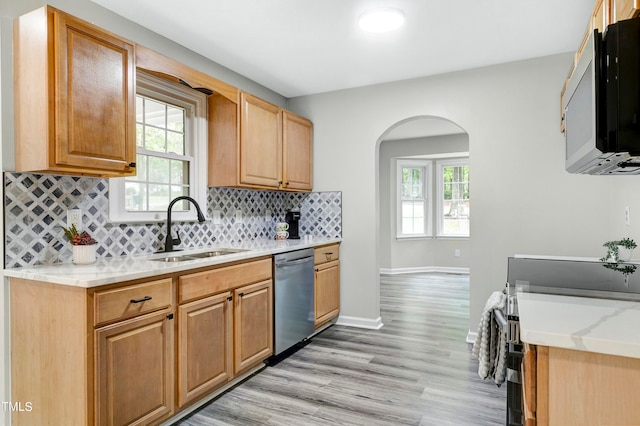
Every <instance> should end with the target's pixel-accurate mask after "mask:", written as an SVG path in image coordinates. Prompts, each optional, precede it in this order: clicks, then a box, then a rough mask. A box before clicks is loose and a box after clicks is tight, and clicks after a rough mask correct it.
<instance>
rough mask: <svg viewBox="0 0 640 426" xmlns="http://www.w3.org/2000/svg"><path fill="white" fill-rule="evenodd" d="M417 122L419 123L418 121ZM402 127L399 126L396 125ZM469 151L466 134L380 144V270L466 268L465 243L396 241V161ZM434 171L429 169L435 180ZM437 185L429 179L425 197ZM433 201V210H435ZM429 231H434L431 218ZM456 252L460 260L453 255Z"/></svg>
mask: <svg viewBox="0 0 640 426" xmlns="http://www.w3.org/2000/svg"><path fill="white" fill-rule="evenodd" d="M418 120H420V119H418ZM400 126H402V124H401V125H400ZM467 151H469V136H468V135H467V134H466V133H462V134H455V135H445V136H431V137H422V138H413V139H404V140H385V141H383V142H382V143H381V144H380V154H379V162H380V164H379V176H380V186H379V190H380V196H379V201H380V210H379V211H380V268H381V269H383V270H388V269H391V270H395V271H398V270H402V269H407V268H409V269H410V270H415V268H425V267H437V268H466V269H468V268H469V261H470V256H469V239H468V238H467V239H457V240H453V239H436V238H420V239H400V240H399V239H397V238H396V217H397V214H396V213H397V211H396V207H397V191H396V173H397V167H396V159H397V158H399V157H406V156H415V155H430V154H445V153H452V152H467ZM435 170H436V168H435V167H434V168H433V175H434V176H435ZM436 185H437V182H436V180H435V179H433V182H432V185H431V188H429V190H428V194H434V193H435V188H436ZM435 207H436V206H435V201H434V206H433V208H435ZM432 226H433V229H434V230H435V229H436V226H437V224H436V221H435V217H433V224H432ZM456 249H457V250H460V256H458V257H456V256H455V255H454V251H455V250H456Z"/></svg>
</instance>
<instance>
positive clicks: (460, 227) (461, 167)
mask: <svg viewBox="0 0 640 426" xmlns="http://www.w3.org/2000/svg"><path fill="white" fill-rule="evenodd" d="M436 164H437V167H436V174H437V181H438V182H437V185H438V187H437V192H438V203H437V204H438V205H437V211H436V217H437V219H438V232H437V236H438V237H469V159H468V158H466V159H456V160H441V161H438V162H437V163H436Z"/></svg>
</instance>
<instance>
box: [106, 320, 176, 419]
mask: <svg viewBox="0 0 640 426" xmlns="http://www.w3.org/2000/svg"><path fill="white" fill-rule="evenodd" d="M172 319H173V314H171V313H168V312H167V311H166V310H165V311H161V312H159V313H153V314H149V315H144V316H142V317H139V318H134V319H131V320H127V321H123V322H119V323H116V324H113V325H110V326H107V327H102V328H100V329H98V330H96V332H95V341H96V348H97V350H96V403H97V407H98V408H97V411H96V424H98V425H147V424H150V423H153V422H154V421H156V420H161V419H164V418H166V417H168V416H169V415H171V414H172V413H173V400H174V397H173V396H174V392H173V389H174V380H173V377H174V375H173V371H174V359H173V353H174V351H173V334H174V333H173V321H171V320H172Z"/></svg>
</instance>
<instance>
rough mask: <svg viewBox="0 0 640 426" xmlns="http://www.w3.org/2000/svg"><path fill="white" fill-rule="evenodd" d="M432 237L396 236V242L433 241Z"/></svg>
mask: <svg viewBox="0 0 640 426" xmlns="http://www.w3.org/2000/svg"><path fill="white" fill-rule="evenodd" d="M432 239H433V236H432V235H396V240H398V241H409V240H432Z"/></svg>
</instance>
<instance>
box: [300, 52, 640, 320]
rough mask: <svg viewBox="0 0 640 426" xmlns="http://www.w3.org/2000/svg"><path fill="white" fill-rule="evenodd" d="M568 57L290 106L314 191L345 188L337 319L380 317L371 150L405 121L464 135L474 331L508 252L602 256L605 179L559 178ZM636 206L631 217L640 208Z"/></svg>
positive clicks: (499, 282)
mask: <svg viewBox="0 0 640 426" xmlns="http://www.w3.org/2000/svg"><path fill="white" fill-rule="evenodd" d="M572 57H573V56H572V54H562V55H556V56H551V57H545V58H537V59H533V60H527V61H521V62H515V63H509V64H503V65H498V66H491V67H485V68H479V69H474V70H468V71H462V72H457V73H449V74H444V75H439V76H434V77H425V78H421V79H415V80H408V81H403V82H396V83H390V84H382V85H376V86H370V87H364V88H358V89H352V90H343V91H337V92H331V93H324V94H318V95H312V96H304V97H300V98H295V99H291V100H290V101H289V108H291V109H293V110H294V111H297V112H298V113H300V114H302V115H305V116H308V117H310V118H311V119H312V120H313V122H314V128H315V134H314V138H315V139H314V156H315V157H314V158H315V171H314V179H315V181H314V182H315V187H316V189H317V190H319V191H322V190H325V189H326V190H341V191H342V192H343V212H342V214H343V230H344V231H343V238H344V243H343V245H342V249H341V258H342V262H341V268H342V281H341V282H342V291H341V303H342V311H341V315H345V316H355V317H364V318H368V319H371V320H373V319H376V318H378V317H379V312H380V310H379V277H378V274H377V271H378V268H379V266H380V261H379V250H378V243H379V235H378V234H379V232H378V220H379V219H378V217H379V215H380V213H379V211H378V200H377V196H378V184H379V182H378V179H379V177H378V176H377V175H376V170H377V165H378V144H379V141H380V140H381V137H382V136H383V133H384V132H385V131H386V130H387V129H388V128H389V127H390V126H392V125H393V124H395V123H397V122H399V121H401V120H403V119H406V118H408V117H415V116H425V115H426V116H438V117H443V118H446V119H448V120H451V121H453V122H454V123H456V124H458V125H459V126H460V127H461V128H463V129H464V130H465V131H466V132H467V133H468V134H469V145H470V166H471V170H473V184H472V187H471V191H472V192H473V197H474V204H473V215H472V216H471V233H472V235H473V238H472V240H471V245H470V250H471V254H470V255H471V262H470V265H471V308H470V329H471V330H475V329H476V326H477V323H478V320H479V318H480V314H481V312H482V308H483V307H484V303H485V301H486V299H487V297H488V296H489V295H490V294H491V292H492V291H495V290H501V289H502V287H503V286H504V283H505V280H506V274H507V270H506V267H507V257H508V256H510V255H513V254H515V253H534V254H553V255H572V256H594V255H599V253H600V252H601V247H600V246H601V244H602V242H603V241H605V239H606V238H608V237H609V234H610V232H609V228H610V227H611V220H610V218H609V215H610V208H609V205H610V203H611V201H612V195H611V194H610V193H611V187H612V183H611V182H612V181H611V180H608V179H607V178H605V177H598V176H582V175H570V174H568V173H566V172H565V171H564V160H563V150H564V142H563V138H562V136H561V134H560V132H559V94H560V88H561V87H562V85H563V83H564V79H565V77H566V75H567V71H568V69H569V65H570V64H571V61H572ZM355 159H357V162H356V161H354V160H355ZM354 168H355V169H354ZM354 170H357V171H358V172H357V173H354ZM629 179H633V178H629ZM636 211H637V212H638V214H639V216H638V221H640V205H638V206H637V207H636Z"/></svg>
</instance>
